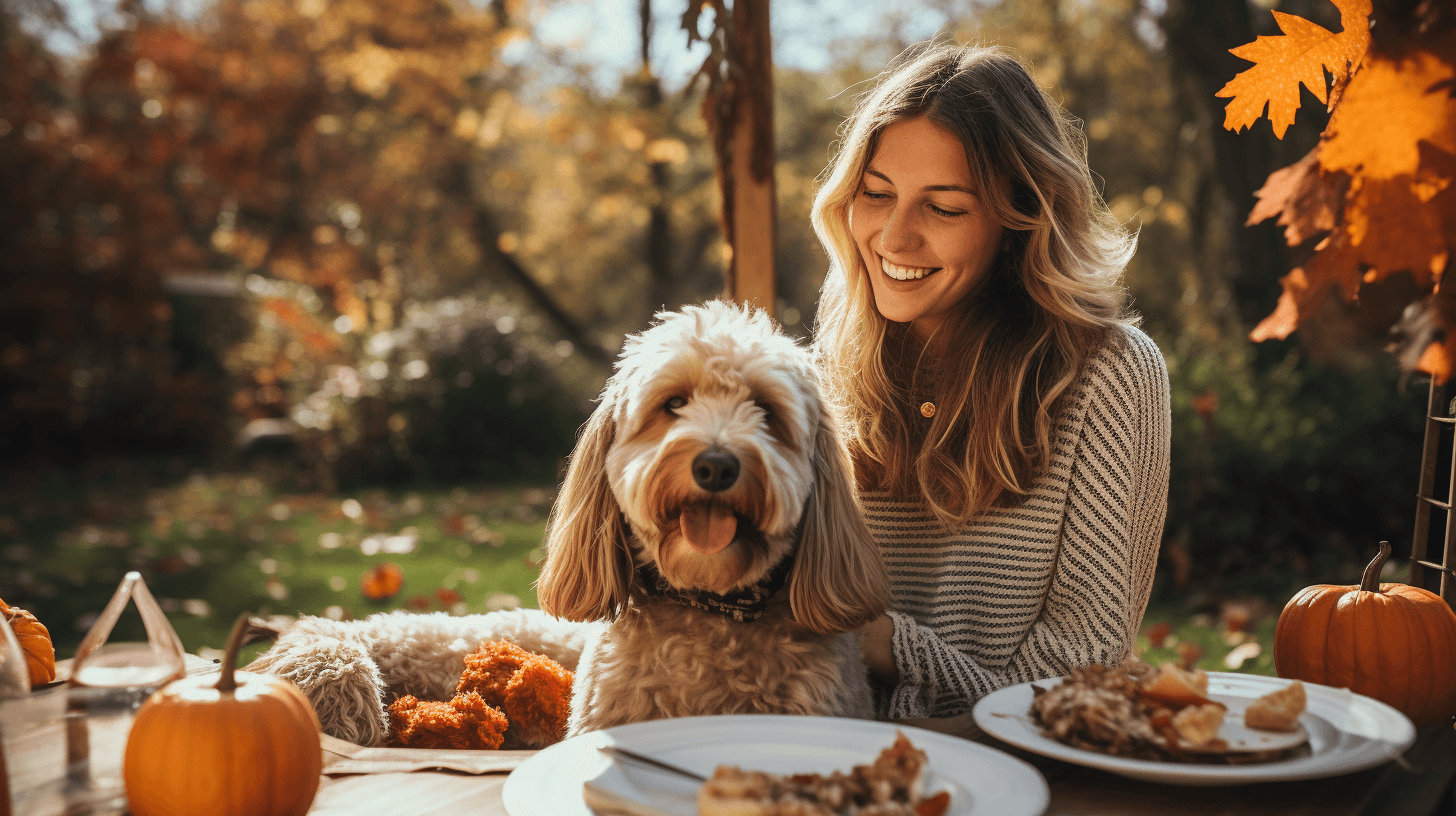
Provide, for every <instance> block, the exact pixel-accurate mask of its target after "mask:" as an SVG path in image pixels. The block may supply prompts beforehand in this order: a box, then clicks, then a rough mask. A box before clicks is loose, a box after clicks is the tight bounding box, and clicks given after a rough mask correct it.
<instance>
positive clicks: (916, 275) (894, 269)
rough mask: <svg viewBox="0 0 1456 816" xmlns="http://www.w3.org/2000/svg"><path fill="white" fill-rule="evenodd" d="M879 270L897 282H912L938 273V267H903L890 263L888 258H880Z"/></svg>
mask: <svg viewBox="0 0 1456 816" xmlns="http://www.w3.org/2000/svg"><path fill="white" fill-rule="evenodd" d="M880 269H881V270H882V271H883V272H884V273H885V274H886V275H889V276H890V277H892V278H894V279H895V280H897V281H913V280H920V279H921V278H925V277H929V276H930V275H934V274H935V273H936V272H939V271H940V267H938V266H933V267H923V266H903V265H901V264H897V263H895V262H894V261H891V260H890V259H889V258H886V257H884V256H883V255H882V256H880Z"/></svg>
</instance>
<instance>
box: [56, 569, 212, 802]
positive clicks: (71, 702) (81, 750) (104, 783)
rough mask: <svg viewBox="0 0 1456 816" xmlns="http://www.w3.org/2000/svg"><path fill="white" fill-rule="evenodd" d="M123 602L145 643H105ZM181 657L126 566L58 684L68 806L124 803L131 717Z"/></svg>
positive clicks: (172, 634) (177, 668)
mask: <svg viewBox="0 0 1456 816" xmlns="http://www.w3.org/2000/svg"><path fill="white" fill-rule="evenodd" d="M131 602H135V603H136V608H137V612H138V613H140V614H141V618H142V624H143V626H145V628H146V632H147V640H146V642H145V643H110V642H108V641H107V638H109V637H110V636H111V630H112V629H113V628H114V627H115V626H116V621H117V619H118V618H120V617H121V613H122V612H123V611H125V609H126V607H127V605H128V604H129V603H131ZM184 655H185V652H184V651H183V649H182V642H181V640H180V639H178V637H177V632H176V631H175V630H174V629H173V628H172V624H171V623H169V622H168V621H167V616H166V615H165V614H163V612H162V609H161V607H160V606H158V605H157V601H156V599H155V598H154V597H152V593H151V592H150V591H149V590H148V589H147V585H146V583H145V582H144V581H143V580H142V576H141V573H137V572H128V573H127V574H126V577H125V578H123V579H122V581H121V585H120V586H118V587H117V589H116V594H114V595H112V596H111V601H110V602H109V603H107V604H106V608H105V609H103V610H102V611H101V614H100V615H99V616H98V617H97V618H96V623H95V624H93V625H92V627H91V630H90V631H89V632H87V633H86V637H85V638H84V639H83V640H82V641H81V646H80V648H78V649H77V650H76V657H75V659H74V660H73V661H72V664H71V676H70V679H69V680H68V681H67V684H66V776H67V780H68V783H67V788H68V789H67V791H66V801H67V804H68V805H71V806H72V807H73V809H76V810H78V812H90V813H98V814H100V813H113V812H119V811H120V809H122V808H124V807H125V805H126V785H125V782H124V781H123V780H122V756H123V754H124V753H125V750H126V738H127V735H128V734H130V733H131V724H132V721H133V720H134V719H135V718H136V711H137V709H138V708H140V707H141V704H142V703H143V702H145V701H146V699H147V698H148V697H150V696H151V695H152V692H154V691H156V690H157V689H159V688H161V687H162V686H164V685H166V684H168V683H170V682H172V681H173V680H176V679H178V678H180V677H182V676H183V675H185V674H186V659H185V657H184ZM86 808H89V810H87V809H86Z"/></svg>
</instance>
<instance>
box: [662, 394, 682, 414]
mask: <svg viewBox="0 0 1456 816" xmlns="http://www.w3.org/2000/svg"><path fill="white" fill-rule="evenodd" d="M687 404H688V401H687V400H685V399H683V398H682V397H671V398H669V399H668V401H667V403H666V404H665V405H663V406H662V408H663V410H665V411H667V412H668V413H669V414H674V413H677V409H679V408H681V407H683V406H684V405H687Z"/></svg>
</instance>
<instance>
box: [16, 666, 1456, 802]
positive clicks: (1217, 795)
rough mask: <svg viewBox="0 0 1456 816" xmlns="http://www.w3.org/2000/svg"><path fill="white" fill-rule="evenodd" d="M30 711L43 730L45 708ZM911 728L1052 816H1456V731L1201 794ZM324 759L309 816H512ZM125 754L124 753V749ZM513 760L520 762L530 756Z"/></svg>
mask: <svg viewBox="0 0 1456 816" xmlns="http://www.w3.org/2000/svg"><path fill="white" fill-rule="evenodd" d="M193 668H194V669H195V670H196V671H198V672H201V671H206V670H210V669H211V667H210V666H203V665H201V664H196V665H194V666H193ZM55 691H57V690H55V689H53V690H51V691H50V692H41V693H38V695H35V697H36V700H39V699H40V697H39V694H53V693H54V692H55ZM30 705H31V714H30V716H31V718H32V720H34V710H36V703H35V702H31V703H30ZM46 706H48V708H47V710H58V708H57V706H56V705H55V702H54V699H53V698H51V699H50V701H49V702H47V703H46ZM17 712H20V713H17ZM0 714H3V716H0V728H7V729H12V730H18V729H16V728H15V726H17V724H18V723H19V722H20V720H21V719H22V715H23V714H24V712H23V711H22V710H21V709H20V708H19V707H17V705H16V704H15V703H14V702H7V703H5V704H4V705H0ZM906 724H907V725H914V726H918V727H922V728H930V729H932V730H936V731H941V732H944V733H950V734H954V735H957V736H961V737H963V738H968V739H973V740H975V741H977V742H981V743H984V744H987V745H990V746H992V747H995V748H999V749H1001V750H1004V751H1006V752H1008V753H1010V754H1013V755H1015V756H1018V757H1020V758H1022V759H1025V760H1026V761H1028V762H1030V763H1032V764H1033V765H1034V766H1036V767H1037V768H1038V769H1039V770H1040V771H1041V772H1042V774H1043V775H1044V776H1045V777H1046V779H1047V782H1048V783H1049V785H1050V788H1051V804H1050V806H1049V807H1048V809H1047V814H1049V816H1094V815H1095V816H1107V815H1108V814H1128V815H1129V816H1143V815H1144V814H1146V815H1147V816H1165V815H1168V816H1176V815H1178V814H1186V815H1187V816H1223V815H1224V814H1227V815H1228V816H1233V815H1234V814H1238V815H1239V816H1246V815H1247V816H1265V814H1267V815H1268V816H1274V814H1279V816H1299V815H1300V814H1309V815H1310V816H1315V815H1316V814H1318V816H1435V814H1440V816H1456V806H1453V803H1452V799H1451V795H1452V794H1451V788H1452V780H1453V778H1456V730H1453V729H1452V728H1451V727H1449V726H1435V727H1431V728H1425V729H1421V730H1420V731H1419V732H1418V735H1417V739H1416V743H1415V745H1414V746H1412V747H1411V749H1410V750H1409V751H1407V752H1406V754H1405V756H1404V763H1405V766H1404V767H1403V766H1402V764H1401V763H1399V762H1390V763H1387V764H1385V765H1383V766H1380V767H1378V768H1372V769H1369V770H1367V771H1363V772H1360V773H1355V774H1349V775H1346V776H1340V777H1333V778H1328V779H1318V780H1311V781H1304V782H1274V783H1264V784H1259V785H1243V786H1236V787H1213V788H1200V787H1185V786H1178V785H1157V784H1152V783H1148V782H1141V781H1137V780H1132V779H1124V778H1122V777H1119V776H1115V775H1112V774H1109V773H1106V772H1103V771H1097V770H1093V769H1090V768H1084V767H1081V766H1078V765H1071V764H1068V763H1065V762H1061V761H1057V760H1051V759H1047V758H1044V757H1040V756H1037V755H1034V754H1029V753H1027V752H1025V751H1022V750H1020V749H1017V748H1014V747H1011V746H1009V745H1006V744H1004V743H1001V742H999V741H997V740H995V739H993V738H991V737H988V736H986V735H984V734H982V733H980V732H979V731H978V729H976V728H975V726H974V724H973V723H972V722H971V719H970V715H969V714H966V715H962V716H960V717H954V718H950V719H947V720H910V721H906ZM12 737H13V734H12ZM63 742H64V730H63V728H61V727H60V726H59V725H58V724H57V725H55V727H38V728H30V729H27V730H26V732H25V736H24V738H23V739H21V740H19V741H16V740H14V739H13V738H7V743H6V750H7V758H8V761H9V764H10V771H11V776H12V778H28V779H30V780H31V781H32V783H33V782H34V781H35V780H37V779H41V778H42V777H44V776H45V775H46V774H47V773H50V774H51V775H52V776H54V775H55V773H54V772H58V771H59V770H60V769H59V768H50V769H47V768H38V767H37V766H38V764H46V760H45V759H44V758H46V757H52V758H54V757H59V756H63V755H64V750H63ZM331 748H332V749H336V750H329V749H331ZM325 749H326V750H325V769H324V771H325V772H324V776H323V778H322V780H321V782H320V786H319V791H318V795H317V797H316V798H315V799H314V803H313V806H312V807H311V808H310V809H309V814H310V816H358V814H372V815H373V816H434V815H435V814H439V815H440V816H462V815H463V814H471V815H472V816H475V815H476V814H484V816H506V811H505V807H504V805H502V803H501V787H502V786H503V785H504V784H505V780H506V773H505V772H498V773H486V774H466V773H458V772H450V771H437V770H419V771H413V772H410V773H368V774H352V773H351V774H337V773H330V766H334V767H336V768H337V767H344V766H340V765H336V763H338V762H341V761H342V760H344V759H346V757H345V756H344V753H345V752H350V751H352V750H357V747H349V746H348V745H347V743H340V742H338V741H328V740H326V741H325ZM116 750H117V751H118V752H120V750H121V746H117V747H116ZM514 753H517V754H518V756H519V757H526V756H529V755H530V752H514ZM501 759H503V760H509V759H510V758H509V757H501ZM506 764H509V763H508V762H507V763H506ZM27 769H29V770H27ZM15 793H16V794H17V795H20V794H22V793H23V792H22V791H19V790H17V791H15ZM32 811H33V812H28V813H24V814H17V815H16V816H52V814H60V813H63V812H65V806H64V802H63V801H62V800H61V799H60V798H59V797H53V798H52V800H51V801H49V802H47V803H45V804H44V805H41V806H35V807H33V808H32ZM0 812H3V810H0Z"/></svg>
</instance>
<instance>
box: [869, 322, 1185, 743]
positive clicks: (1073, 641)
mask: <svg viewBox="0 0 1456 816" xmlns="http://www.w3.org/2000/svg"><path fill="white" fill-rule="evenodd" d="M1066 406H1067V407H1066V408H1065V409H1064V411H1063V413H1062V415H1061V416H1060V417H1059V418H1058V421H1057V425H1056V427H1055V430H1054V436H1055V441H1054V442H1053V446H1052V455H1051V459H1050V462H1049V466H1048V468H1047V470H1046V472H1045V473H1043V474H1042V475H1041V476H1040V477H1039V478H1038V479H1037V480H1036V481H1035V482H1034V484H1033V487H1032V492H1031V494H1030V496H1029V497H1028V498H1027V499H1026V501H1024V502H1023V503H1022V504H1020V505H1019V506H1017V507H1014V508H1009V509H993V510H990V511H987V512H986V513H984V514H982V515H980V516H977V517H976V518H974V519H972V520H971V521H970V522H968V523H967V524H966V525H964V526H962V527H960V528H958V529H956V530H954V531H952V532H947V531H945V529H944V528H942V527H940V526H939V524H938V523H937V522H936V520H935V517H934V516H932V515H931V514H930V513H929V512H928V511H926V510H925V509H924V508H923V507H922V506H921V505H920V504H918V503H913V502H904V501H895V500H893V499H891V498H890V497H889V496H888V495H886V494H883V493H874V492H865V493H863V494H861V496H860V499H861V501H862V503H863V505H864V512H865V517H866V519H867V521H868V522H869V527H870V531H871V533H872V534H873V535H874V537H875V539H876V541H877V542H878V543H879V545H880V549H881V552H882V553H883V554H884V558H885V563H886V565H887V566H888V567H889V570H890V582H891V588H892V592H893V598H892V601H891V608H892V610H893V611H891V612H890V617H891V619H892V620H893V621H894V625H895V626H894V635H893V638H892V641H891V643H892V648H893V652H894V656H895V664H896V667H897V668H898V670H899V673H900V683H899V685H897V686H895V687H894V688H889V687H887V686H881V687H880V688H879V689H877V693H876V697H877V707H878V709H879V712H878V713H879V714H880V716H882V717H888V718H894V719H900V718H906V717H948V716H952V715H955V714H960V713H962V712H964V711H966V710H967V709H969V708H970V707H971V706H972V705H973V704H974V703H975V702H976V701H977V700H979V699H980V698H981V697H983V696H985V695H986V694H989V693H990V692H992V691H995V690H996V689H998V688H1001V687H1003V686H1009V685H1013V684H1015V683H1021V682H1024V681H1027V680H1036V679H1040V678H1045V677H1053V676H1059V675H1063V674H1066V673H1067V671H1068V669H1070V668H1071V667H1073V666H1084V665H1088V664H1093V663H1102V664H1115V663H1117V662H1119V661H1121V660H1122V659H1123V658H1125V657H1126V656H1127V655H1128V653H1129V652H1130V651H1131V648H1132V644H1133V642H1134V638H1135V637H1136V635H1137V630H1138V626H1139V625H1140V624H1141V622H1142V617H1143V612H1144V610H1145V609H1146V607H1147V602H1148V594H1149V592H1150V591H1151V589H1152V581H1153V570H1154V567H1155V566H1156V564H1157V556H1158V545H1159V541H1160V539H1161V537H1162V531H1163V517H1164V515H1165V513H1166V511H1167V497H1168V447H1169V436H1170V415H1169V404H1168V374H1167V369H1166V368H1165V367H1164V364H1163V357H1162V355H1161V354H1160V353H1159V351H1158V347H1157V346H1156V345H1155V344H1154V343H1153V341H1152V340H1150V339H1149V338H1148V337H1147V335H1145V334H1143V333H1142V332H1141V331H1138V330H1137V329H1135V328H1132V327H1130V326H1129V327H1124V328H1121V329H1114V330H1113V332H1112V334H1111V335H1110V337H1109V339H1108V341H1107V342H1106V343H1104V344H1103V345H1102V346H1101V347H1100V348H1099V349H1097V351H1095V352H1094V353H1093V354H1092V356H1091V357H1090V358H1089V359H1088V360H1087V363H1086V364H1085V366H1084V369H1083V372H1082V375H1081V377H1080V379H1079V380H1078V382H1077V384H1076V385H1075V386H1074V390H1073V391H1072V394H1071V396H1070V399H1069V400H1068V401H1067V403H1066Z"/></svg>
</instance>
